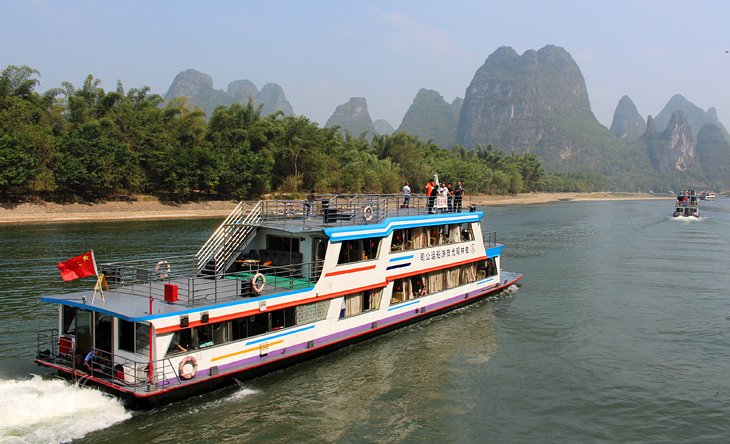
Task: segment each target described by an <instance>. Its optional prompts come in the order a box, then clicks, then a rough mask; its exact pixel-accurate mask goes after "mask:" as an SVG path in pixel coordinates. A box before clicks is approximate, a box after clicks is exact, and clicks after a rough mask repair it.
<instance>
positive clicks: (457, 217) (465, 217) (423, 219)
mask: <svg viewBox="0 0 730 444" xmlns="http://www.w3.org/2000/svg"><path fill="white" fill-rule="evenodd" d="M483 216H484V212H482V211H475V212H473V213H444V214H428V215H420V216H418V217H414V216H400V217H390V218H387V219H385V220H384V221H383V222H381V223H378V224H372V225H363V226H355V227H351V226H347V227H330V228H325V229H324V233H325V234H326V235H327V236H329V238H330V240H331V241H332V242H342V241H346V240H355V239H366V238H371V237H386V236H389V235H390V233H392V232H393V230H396V229H403V228H415V227H431V226H434V225H444V224H445V223H451V224H460V223H467V222H478V221H480V220H482V217H483Z"/></svg>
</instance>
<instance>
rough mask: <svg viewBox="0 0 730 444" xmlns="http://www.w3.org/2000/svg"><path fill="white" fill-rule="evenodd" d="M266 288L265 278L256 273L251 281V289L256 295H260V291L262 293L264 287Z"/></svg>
mask: <svg viewBox="0 0 730 444" xmlns="http://www.w3.org/2000/svg"><path fill="white" fill-rule="evenodd" d="M265 286H266V276H264V275H263V274H261V273H256V274H255V275H254V277H253V279H251V288H252V289H253V291H254V292H256V294H261V292H262V291H264V287H265Z"/></svg>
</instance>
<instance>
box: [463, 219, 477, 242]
mask: <svg viewBox="0 0 730 444" xmlns="http://www.w3.org/2000/svg"><path fill="white" fill-rule="evenodd" d="M461 240H463V241H470V240H474V231H472V227H471V223H464V224H461Z"/></svg>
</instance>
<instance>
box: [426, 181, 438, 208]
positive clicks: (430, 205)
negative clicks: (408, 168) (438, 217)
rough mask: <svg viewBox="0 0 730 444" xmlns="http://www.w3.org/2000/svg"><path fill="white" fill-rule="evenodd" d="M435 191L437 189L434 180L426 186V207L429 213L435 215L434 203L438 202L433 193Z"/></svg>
mask: <svg viewBox="0 0 730 444" xmlns="http://www.w3.org/2000/svg"><path fill="white" fill-rule="evenodd" d="M434 189H436V186H435V184H434V181H433V179H431V180H429V181H428V183H427V184H426V202H427V203H426V206H427V207H428V212H429V213H433V202H434V200H436V196H435V194H434V192H433V190H434Z"/></svg>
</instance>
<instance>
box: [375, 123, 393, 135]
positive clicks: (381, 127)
mask: <svg viewBox="0 0 730 444" xmlns="http://www.w3.org/2000/svg"><path fill="white" fill-rule="evenodd" d="M373 128H375V132H376V133H377V134H379V135H381V136H390V135H391V134H393V131H395V129H393V125H391V124H390V122H388V121H387V120H384V119H378V120H376V121H375V122H373Z"/></svg>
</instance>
